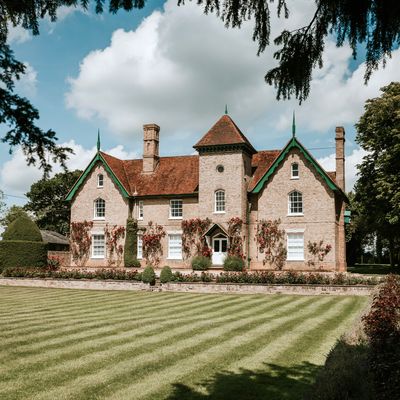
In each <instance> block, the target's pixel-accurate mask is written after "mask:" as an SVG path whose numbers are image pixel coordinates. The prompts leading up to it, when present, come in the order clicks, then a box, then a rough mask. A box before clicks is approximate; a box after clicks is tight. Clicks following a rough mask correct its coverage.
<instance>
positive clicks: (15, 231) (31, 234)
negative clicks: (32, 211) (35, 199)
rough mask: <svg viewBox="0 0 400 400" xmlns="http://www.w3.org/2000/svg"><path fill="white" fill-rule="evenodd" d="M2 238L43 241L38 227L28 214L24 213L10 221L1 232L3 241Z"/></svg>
mask: <svg viewBox="0 0 400 400" xmlns="http://www.w3.org/2000/svg"><path fill="white" fill-rule="evenodd" d="M4 240H27V241H28V242H43V239H42V234H41V233H40V230H39V228H38V227H37V225H36V224H35V223H34V222H33V221H32V220H31V219H30V218H29V217H28V216H25V215H21V216H20V217H18V218H17V219H15V220H14V221H13V222H11V224H10V225H9V226H8V227H7V229H6V230H5V231H4V233H3V241H4Z"/></svg>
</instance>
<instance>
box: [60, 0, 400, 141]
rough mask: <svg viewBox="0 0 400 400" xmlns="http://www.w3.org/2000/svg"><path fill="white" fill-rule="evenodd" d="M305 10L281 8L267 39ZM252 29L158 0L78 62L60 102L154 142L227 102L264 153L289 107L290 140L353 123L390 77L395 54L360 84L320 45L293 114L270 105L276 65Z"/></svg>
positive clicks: (344, 59) (202, 123)
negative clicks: (318, 64) (319, 57)
mask: <svg viewBox="0 0 400 400" xmlns="http://www.w3.org/2000/svg"><path fill="white" fill-rule="evenodd" d="M314 6H315V4H313V2H309V1H306V0H303V1H296V2H291V5H290V9H291V11H292V12H291V17H290V19H289V20H288V21H286V20H282V19H281V20H277V18H272V31H273V34H272V36H271V37H272V38H273V37H274V36H275V34H276V33H278V32H280V30H282V29H283V28H284V27H285V28H287V29H293V28H295V27H299V26H303V25H304V24H305V22H306V21H308V20H309V19H310V17H311V16H312V14H313V10H314ZM252 29H253V24H252V22H247V23H245V24H243V26H242V28H241V29H240V30H238V29H233V30H232V29H226V28H225V27H224V25H223V23H222V22H221V21H220V20H219V19H218V18H216V17H215V16H214V15H207V16H206V15H204V14H203V13H202V10H201V8H200V7H199V6H197V5H196V4H193V3H190V2H189V3H187V4H186V5H185V6H183V7H176V1H174V0H168V1H167V2H166V3H165V5H164V11H163V12H159V11H155V12H153V13H152V14H151V15H150V16H149V17H148V18H146V19H144V20H143V21H142V23H141V24H140V25H139V27H138V28H137V29H136V30H135V31H128V32H126V31H123V30H117V31H115V32H114V33H113V35H112V38H111V43H110V45H109V46H108V47H106V48H105V49H99V50H96V51H92V52H91V53H89V54H88V55H87V56H86V57H85V58H84V59H83V60H82V62H81V65H80V72H79V75H78V76H77V77H75V78H69V83H70V89H69V92H68V93H67V94H66V104H67V106H68V107H69V108H72V109H75V110H76V113H77V114H78V115H79V116H80V117H82V118H88V119H90V118H93V117H100V118H102V119H104V120H105V121H106V123H107V124H108V125H109V127H110V128H111V130H112V131H113V132H114V133H116V134H120V135H131V134H132V132H136V134H137V135H141V133H140V127H141V125H142V124H143V123H149V122H156V123H158V124H159V125H160V126H161V129H162V134H163V135H173V136H174V137H179V138H184V137H188V136H190V135H192V134H193V133H194V132H195V133H196V137H198V136H199V134H202V133H204V131H205V130H207V129H208V128H209V127H210V126H211V124H212V123H213V122H215V120H216V119H217V118H218V117H219V115H221V114H222V113H223V108H224V105H225V104H226V103H228V106H229V112H230V114H231V115H232V116H233V118H234V119H235V120H236V121H237V123H238V124H239V126H240V127H242V128H243V129H244V131H245V132H246V133H247V134H249V136H250V138H252V139H253V140H254V139H255V141H256V142H257V143H258V144H260V146H261V145H262V146H268V143H266V142H265V133H266V132H268V135H270V136H272V135H277V134H279V135H282V131H285V132H287V131H289V130H290V124H291V114H292V110H293V109H296V110H297V125H298V131H299V133H301V131H303V132H304V131H311V132H318V133H319V134H322V135H324V134H325V131H326V130H327V129H332V128H334V126H336V125H346V124H351V125H353V124H354V123H355V122H356V120H357V119H358V117H359V116H360V114H361V112H362V107H363V104H364V102H365V100H366V99H367V98H371V97H375V96H377V95H379V88H380V87H381V86H383V85H385V84H388V83H389V82H391V81H393V80H400V69H399V68H397V66H398V65H399V63H400V50H396V51H394V52H393V58H392V59H391V60H389V61H388V63H387V66H386V68H385V69H380V70H379V71H377V72H375V73H374V74H373V75H372V78H371V80H370V82H369V85H368V86H365V85H364V84H363V74H364V65H363V64H362V65H360V66H359V67H358V68H357V69H356V70H355V71H354V72H351V71H350V70H349V63H350V61H351V51H350V49H349V47H348V46H345V47H342V48H337V47H336V46H335V44H334V43H333V42H332V40H328V42H327V44H326V49H325V53H324V68H323V69H322V70H317V71H315V73H314V79H313V82H312V87H311V96H310V97H309V99H308V100H307V101H306V102H305V103H304V104H303V105H302V106H301V107H299V106H298V104H297V102H296V101H294V100H293V101H290V102H282V101H281V102H277V101H276V100H275V89H273V88H272V87H270V86H267V85H266V84H265V83H264V74H265V72H266V71H267V70H268V69H270V68H271V67H273V66H274V65H276V61H275V60H273V57H272V54H273V52H274V49H275V48H274V46H271V47H269V48H267V50H266V52H265V53H264V54H262V55H261V56H260V57H257V56H256V50H257V45H256V44H255V43H253V42H252V41H251V36H252ZM257 135H263V137H261V136H257Z"/></svg>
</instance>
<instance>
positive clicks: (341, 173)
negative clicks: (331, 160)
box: [336, 126, 346, 192]
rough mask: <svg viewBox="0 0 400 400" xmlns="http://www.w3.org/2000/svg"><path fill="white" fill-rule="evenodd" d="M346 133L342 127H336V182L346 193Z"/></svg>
mask: <svg viewBox="0 0 400 400" xmlns="http://www.w3.org/2000/svg"><path fill="white" fill-rule="evenodd" d="M344 136H345V132H344V128H343V127H342V126H337V127H336V182H337V184H338V186H339V187H340V188H341V189H342V190H343V192H344V191H345V164H344V163H345V154H344V142H345V141H346V139H345V138H344Z"/></svg>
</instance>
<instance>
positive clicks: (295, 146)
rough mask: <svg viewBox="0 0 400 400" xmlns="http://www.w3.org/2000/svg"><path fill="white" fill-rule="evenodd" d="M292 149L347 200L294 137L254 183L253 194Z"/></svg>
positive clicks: (257, 191)
mask: <svg viewBox="0 0 400 400" xmlns="http://www.w3.org/2000/svg"><path fill="white" fill-rule="evenodd" d="M292 149H298V150H299V151H300V153H301V154H302V155H303V156H304V158H305V159H306V160H307V161H308V162H309V163H310V165H311V167H312V168H314V169H315V170H316V172H317V173H318V174H319V175H320V176H321V178H322V179H323V181H324V182H325V183H326V185H327V186H328V188H329V189H331V190H333V191H337V192H339V193H340V194H342V195H343V196H344V197H345V198H346V195H345V194H344V193H343V191H342V190H341V189H340V188H339V186H337V184H336V183H335V182H334V181H333V180H332V178H331V177H330V176H329V175H328V173H327V172H326V171H325V170H324V169H323V168H322V167H321V166H320V165H319V164H318V162H317V161H316V160H315V159H314V157H313V156H312V155H311V154H310V153H309V152H308V151H307V150H306V148H305V147H304V146H303V145H302V144H301V143H300V142H299V141H298V140H297V139H296V137H293V138H292V139H291V140H290V141H289V142H288V144H287V145H286V146H285V147H284V148H283V150H282V151H281V152H280V154H279V155H277V157H276V158H275V160H274V161H273V163H272V164H271V165H270V166H269V168H268V169H267V170H266V171H265V173H264V174H263V176H262V177H261V178H260V179H259V180H258V181H257V182H255V181H254V182H253V185H252V188H251V190H250V191H251V193H259V192H260V191H261V189H262V188H263V187H264V185H265V184H266V183H267V182H268V181H269V179H270V178H271V176H272V175H273V174H274V173H275V171H276V170H277V168H278V167H279V165H281V164H282V163H283V162H284V160H285V159H286V158H287V156H288V154H289V152H290V151H291V150H292Z"/></svg>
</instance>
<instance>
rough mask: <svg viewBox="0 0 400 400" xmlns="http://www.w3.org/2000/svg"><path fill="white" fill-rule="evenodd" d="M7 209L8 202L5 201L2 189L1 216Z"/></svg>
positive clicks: (0, 196) (0, 199) (0, 191)
mask: <svg viewBox="0 0 400 400" xmlns="http://www.w3.org/2000/svg"><path fill="white" fill-rule="evenodd" d="M5 209H6V203H5V202H4V193H3V191H2V190H0V216H1V215H3V212H4V210H5Z"/></svg>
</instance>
